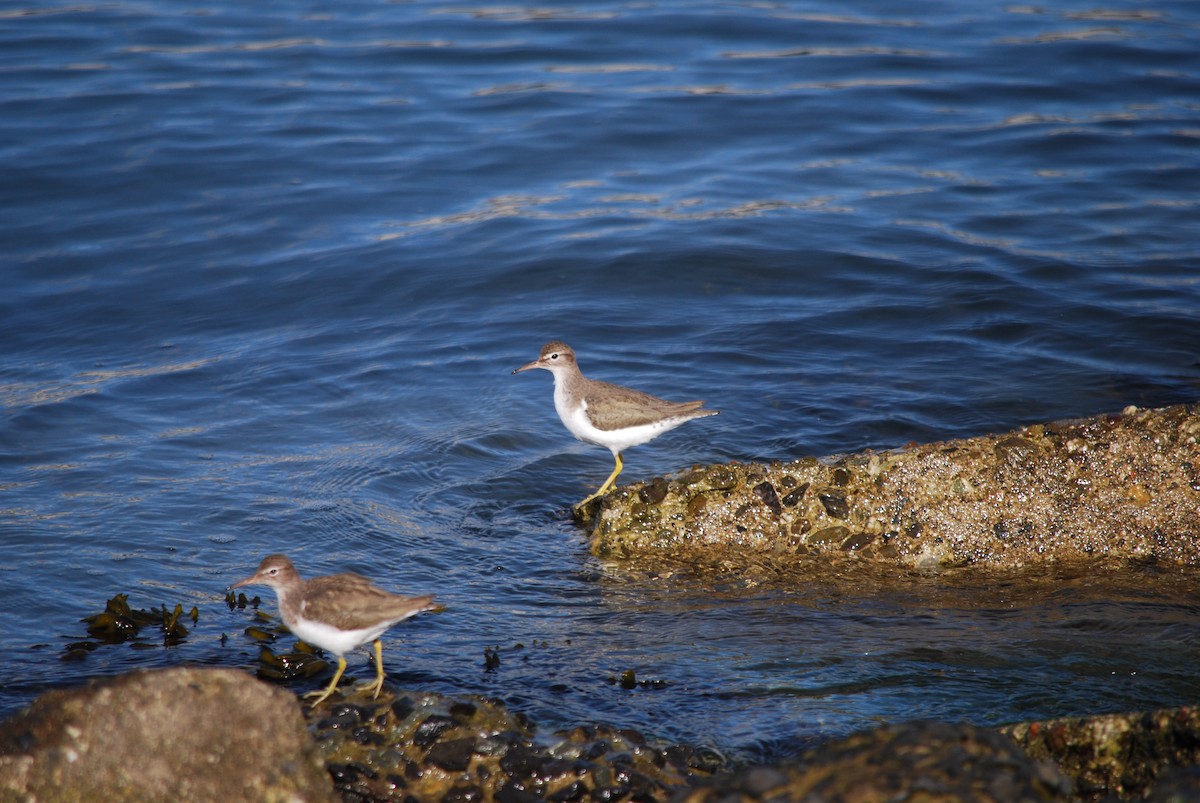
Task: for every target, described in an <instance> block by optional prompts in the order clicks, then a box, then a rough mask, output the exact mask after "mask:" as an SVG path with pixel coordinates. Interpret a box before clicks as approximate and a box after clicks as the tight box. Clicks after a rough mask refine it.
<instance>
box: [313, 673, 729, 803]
mask: <svg viewBox="0 0 1200 803" xmlns="http://www.w3.org/2000/svg"><path fill="white" fill-rule="evenodd" d="M360 697H366V699H360ZM387 698H388V693H387V691H386V690H385V692H384V693H383V694H381V695H380V700H379V701H377V702H376V701H371V702H368V700H369V697H367V696H366V693H365V692H357V691H356V692H353V698H352V699H350V700H348V701H347V702H349V703H351V704H353V705H354V706H356V707H359V708H370V709H371V710H372V713H371V715H370V716H368V717H366V718H364V721H363V724H362V725H361V726H360V727H367V728H370V729H371V730H372V732H373V734H374V735H375V737H376V738H374V739H372V740H370V741H369V742H366V743H364V742H363V741H362V740H359V739H356V738H354V737H353V734H352V733H347V729H346V728H345V727H335V725H336V724H338V723H335V722H334V721H333V720H335V719H336V718H335V717H329V716H326V717H320V716H317V715H315V714H311V713H310V715H311V716H313V721H312V727H313V729H314V731H315V733H316V738H317V743H318V745H319V748H320V750H321V753H322V755H323V756H324V758H325V760H326V762H327V763H328V764H329V766H330V767H336V768H337V772H336V773H334V774H333V778H334V781H335V783H336V786H337V789H338V790H339V791H340V792H341V793H342V795H343V796H344V797H345V798H346V799H347V800H362V801H373V800H379V801H393V800H395V801H402V800H512V801H532V800H560V801H571V800H630V799H632V798H634V797H636V798H637V799H639V800H647V801H655V800H662V801H665V800H667V799H669V798H670V797H671V796H672V795H673V794H675V793H676V792H678V791H679V790H681V789H686V788H688V787H689V786H690V785H692V784H693V783H695V782H697V781H699V780H703V779H705V778H708V777H710V776H711V774H712V772H714V771H716V770H717V769H720V768H727V765H724V764H713V763H712V762H711V760H710V759H709V757H707V756H699V757H698V755H697V751H694V750H692V749H691V748H688V747H684V746H680V745H662V746H656V745H650V744H647V743H646V740H645V738H644V737H643V736H642V735H641V734H638V733H637V732H635V731H629V730H619V729H616V728H608V727H605V726H600V725H589V726H581V727H578V728H574V729H572V730H570V731H564V732H559V733H556V734H554V735H553V737H552V738H551V739H550V740H549V743H548V744H547V743H546V740H535V737H534V733H533V730H532V728H531V727H530V726H529V725H528V723H527V722H525V720H524V718H522V717H520V716H516V715H514V714H512V713H511V712H509V711H508V710H507V709H506V708H505V707H504V706H503V705H501V704H499V703H497V702H495V701H491V700H487V699H485V698H481V697H470V698H462V697H460V698H449V697H443V696H441V695H436V694H422V693H415V692H410V693H407V694H405V695H402V697H401V698H400V699H403V700H406V701H408V702H407V703H405V704H404V705H399V706H398V705H397V704H395V703H393V702H392V701H391V700H389V699H387ZM397 711H400V712H405V715H404V716H403V717H400V716H397V715H396V712H397ZM401 775H402V778H401V779H400V780H401V781H402V782H400V783H398V782H397V778H398V776H401Z"/></svg>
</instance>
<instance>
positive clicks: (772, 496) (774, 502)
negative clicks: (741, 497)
mask: <svg viewBox="0 0 1200 803" xmlns="http://www.w3.org/2000/svg"><path fill="white" fill-rule="evenodd" d="M754 494H755V495H756V496H757V497H758V498H759V499H761V500H762V501H763V504H764V505H766V506H767V507H768V508H770V510H771V512H773V513H774V514H775V515H776V516H778V515H779V514H780V513H782V512H783V505H781V504H780V503H779V494H778V493H776V492H775V486H773V485H771V483H769V482H760V483H759V484H758V485H755V486H754Z"/></svg>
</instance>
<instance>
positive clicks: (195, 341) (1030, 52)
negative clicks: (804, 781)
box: [0, 2, 1200, 756]
mask: <svg viewBox="0 0 1200 803" xmlns="http://www.w3.org/2000/svg"><path fill="white" fill-rule="evenodd" d="M1198 138H1200V9H1198V8H1197V7H1196V6H1195V4H1193V3H1187V2H1166V3H1154V4H1152V5H1147V4H1145V3H1119V4H1117V5H1109V6H1104V7H1101V8H1097V7H1096V6H1095V5H1094V4H1086V3H1065V4H1056V7H1055V8H1054V9H1050V8H1042V7H1034V6H1008V7H1004V8H997V7H995V6H994V5H992V4H986V3H966V4H964V3H956V4H935V3H930V4H925V5H923V6H919V7H913V8H906V9H904V10H902V11H897V10H896V9H895V8H894V7H892V6H890V5H887V4H870V3H860V4H853V5H851V6H846V5H845V4H838V5H830V4H822V3H794V4H793V3H779V4H770V3H766V4H763V3H720V4H716V3H687V4H683V3H652V4H623V3H579V4H573V5H570V6H561V7H560V6H545V7H522V6H445V5H443V4H437V3H424V2H413V3H387V4H385V3H378V2H348V3H341V4H338V5H337V7H336V8H335V7H329V6H299V7H298V6H296V5H295V4H294V3H288V4H284V3H278V2H265V3H255V4H253V5H252V6H247V5H246V4H236V3H225V2H217V3H214V4H209V5H207V6H202V7H201V6H194V5H189V4H174V3H159V4H151V5H144V4H133V3H127V2H117V3H109V4H104V5H87V4H84V5H79V4H56V3H44V4H40V5H37V6H28V7H25V8H19V7H18V8H12V9H8V10H5V11H0V158H2V159H3V165H4V170H2V171H0V213H2V214H3V218H2V220H3V222H2V223H0V259H2V262H0V264H2V265H3V271H4V273H3V288H4V292H3V293H2V294H0V349H2V353H3V354H4V360H3V362H2V363H0V406H2V415H0V493H2V494H3V497H2V499H3V501H2V502H0V544H2V545H3V547H4V552H5V555H6V559H5V560H4V561H3V564H2V565H0V570H2V571H0V587H2V588H3V590H4V593H3V594H2V595H0V613H2V614H3V615H2V616H0V647H2V648H3V654H4V655H5V658H6V662H5V664H4V665H3V668H2V669H0V713H10V712H12V711H13V710H15V709H16V708H18V707H19V706H21V705H24V704H26V703H27V702H28V701H29V700H31V699H32V698H33V697H34V696H36V695H37V694H39V693H41V692H43V691H45V690H47V689H50V688H59V687H66V686H73V685H77V684H78V683H80V682H82V680H84V679H86V678H88V677H93V676H99V675H106V674H110V673H114V672H119V671H123V670H127V669H132V668H139V667H155V666H166V665H173V664H179V663H204V664H211V665H220V666H242V667H248V668H251V667H253V665H254V658H255V656H256V655H257V648H256V646H255V645H254V644H253V643H252V642H250V640H249V639H247V638H245V637H244V636H243V635H242V630H243V629H244V628H245V627H246V626H247V625H248V624H249V623H250V616H249V614H248V613H247V612H246V611H233V612H231V611H229V610H228V608H227V607H226V606H225V605H224V602H223V601H222V596H223V589H224V588H225V586H227V585H228V584H229V583H230V582H232V581H234V580H237V579H240V578H241V577H243V576H245V575H246V574H248V573H249V572H250V571H251V570H252V569H253V567H254V566H255V565H256V564H257V562H258V560H259V559H260V558H261V557H262V556H263V555H265V554H267V553H269V552H277V551H283V552H286V553H288V554H289V555H291V556H292V557H293V559H294V560H295V561H296V562H297V564H298V565H299V567H300V568H301V570H302V571H304V572H307V573H309V574H312V573H325V572H331V571H345V570H349V571H359V572H362V573H364V574H368V575H370V576H372V577H374V578H376V579H378V580H379V581H380V582H381V583H382V584H384V585H386V586H388V587H390V588H393V589H396V590H400V591H408V592H412V593H417V592H430V591H433V592H437V593H438V594H439V596H440V597H441V599H442V600H443V601H444V602H445V603H446V605H447V609H446V611H445V612H444V613H440V614H437V615H428V616H424V617H421V618H419V619H417V620H414V621H412V622H408V623H406V624H405V625H403V626H402V627H397V628H396V629H395V631H393V633H392V634H391V636H390V637H389V641H388V642H387V645H388V648H387V653H386V656H385V666H386V667H387V669H388V671H389V677H390V679H391V681H392V682H394V683H396V684H399V685H405V686H413V687H420V688H428V689H434V690H439V691H446V692H483V693H487V694H491V695H494V696H498V697H500V698H502V699H504V700H507V701H508V702H509V703H510V704H512V705H513V706H515V707H517V708H519V709H520V710H522V711H525V712H526V713H528V714H529V715H530V716H531V717H533V718H534V719H535V720H536V721H539V722H541V723H542V724H543V725H544V726H545V727H546V728H547V729H549V728H553V727H557V726H559V725H566V724H571V723H575V722H578V721H594V720H599V721H606V722H610V723H613V724H617V725H624V726H632V727H639V728H643V729H645V730H647V731H651V732H653V733H657V734H661V735H664V736H667V737H669V738H675V739H682V740H687V741H692V742H702V743H707V744H712V745H715V746H717V747H718V748H720V749H723V750H728V751H733V752H739V751H741V752H745V753H747V754H750V755H766V756H772V755H781V754H786V753H789V752H791V751H794V750H795V749H798V747H799V746H802V745H804V744H807V743H811V742H812V741H814V740H818V739H821V738H826V737H828V736H831V735H836V734H840V733H845V732H848V731H851V730H854V729H857V728H861V727H864V726H869V725H873V724H876V723H880V722H894V721H903V720H908V719H914V718H922V717H937V718H944V719H951V720H966V721H971V722H976V723H979V724H994V723H1002V722H1009V721H1013V720H1020V719H1028V718H1033V717H1046V716H1055V715H1068V714H1077V713H1088V712H1100V711H1119V710H1126V709H1132V708H1149V707H1157V706H1169V705H1178V704H1184V703H1195V702H1196V701H1197V698H1198V697H1200V674H1198V673H1197V672H1196V670H1195V666H1197V664H1198V661H1200V603H1198V602H1197V597H1196V592H1195V588H1196V582H1195V575H1194V574H1191V573H1187V572H1180V573H1175V572H1170V571H1164V570H1161V569H1160V570H1149V569H1147V570H1144V571H1145V574H1141V573H1136V572H1135V573H1131V574H1130V575H1128V576H1111V575H1104V574H1101V575H1100V576H1098V577H1076V576H1072V575H1070V574H1064V575H1062V576H1053V575H1052V576H1051V577H1049V578H1038V579H1037V580H1036V581H1034V580H1033V579H1028V580H1026V581H1019V580H1011V579H1010V580H1005V581H1003V582H1001V581H995V582H988V583H980V582H978V581H970V580H966V581H959V580H958V579H951V578H947V577H933V578H929V577H923V576H914V577H902V578H900V579H899V581H898V582H895V583H881V584H880V585H879V587H878V590H877V591H876V592H874V593H872V592H869V591H864V590H863V588H864V584H863V583H862V582H856V583H854V584H852V585H851V587H852V588H853V589H854V590H853V591H847V590H838V589H831V588H829V587H826V586H823V585H818V584H815V583H814V584H813V585H812V586H805V585H801V586H800V587H798V588H794V589H790V590H786V591H785V590H780V589H764V588H747V587H745V585H744V584H742V583H739V582H738V578H730V582H728V583H724V584H721V585H719V586H713V585H711V584H707V583H698V582H691V581H688V580H686V579H679V578H677V579H668V578H663V577H655V576H653V575H649V576H648V575H647V574H646V573H645V572H643V571H640V570H636V569H633V568H631V567H627V566H621V565H605V564H601V563H599V562H597V561H596V560H595V559H593V558H591V557H590V556H589V554H588V552H587V548H586V536H585V534H584V533H582V532H581V531H580V530H578V529H577V528H576V527H575V526H574V525H573V524H572V523H571V522H570V520H569V517H568V515H567V507H568V505H569V504H570V503H571V502H573V501H577V500H578V499H580V498H582V497H583V496H585V495H586V494H588V493H589V492H590V491H591V490H593V489H594V488H595V487H597V486H598V485H599V483H600V482H601V481H602V480H603V479H604V477H605V476H606V475H607V474H608V472H609V470H610V468H611V457H610V456H609V455H608V454H607V452H605V451H604V450H602V449H597V448H594V447H588V446H586V445H584V444H581V443H577V442H575V441H573V440H571V439H570V436H569V435H568V433H567V432H566V431H565V430H564V429H563V428H562V427H561V425H560V424H559V422H558V421H557V419H556V417H555V415H554V411H553V406H552V403H551V384H550V377H549V376H548V375H546V374H544V373H542V372H535V373H532V374H521V375H519V376H516V377H513V376H511V375H510V371H511V370H512V369H513V368H515V367H517V366H519V365H521V364H523V363H525V362H527V361H528V360H530V359H532V358H533V357H535V356H536V354H537V351H538V349H539V348H540V346H541V345H542V343H543V342H545V341H546V340H549V339H551V338H562V339H564V340H566V341H567V342H569V343H571V344H572V345H573V346H574V347H575V348H576V350H577V351H578V352H579V354H580V362H581V365H582V366H583V368H584V370H585V372H587V373H588V374H589V375H591V376H593V377H595V378H601V379H607V380H612V381H619V382H622V383H626V384H629V385H633V386H636V387H638V388H641V389H644V390H647V391H649V392H653V393H656V394H658V395H662V396H667V397H669V398H676V399H690V398H704V399H706V400H707V401H708V403H709V404H710V406H712V407H715V408H717V409H720V410H721V411H722V415H721V416H719V417H717V418H709V419H704V420H701V421H696V422H692V423H689V424H688V425H687V426H685V427H683V428H681V429H679V430H676V431H674V432H672V433H670V434H668V435H665V436H663V437H662V438H660V439H658V440H656V441H655V442H654V443H652V444H649V445H645V446H641V447H638V448H636V449H633V450H631V451H630V452H629V453H628V454H627V455H626V469H625V474H624V475H623V479H624V480H626V481H633V480H636V479H644V478H648V477H651V476H654V475H656V474H661V473H665V472H672V471H678V470H681V469H684V468H686V467H687V466H690V465H691V464H693V463H697V462H713V461H725V460H731V459H736V460H759V459H774V458H793V457H799V456H802V455H809V454H812V455H825V454H830V453H835V452H845V451H852V450H857V449H861V448H865V447H873V448H886V447H891V446H896V445H900V444H903V443H906V442H908V441H926V440H931V439H945V438H952V437H960V436H966V435H973V434H979V433H982V432H997V431H1003V430H1006V429H1009V428H1012V427H1015V426H1018V425H1020V424H1022V423H1028V422H1036V421H1044V420H1053V419H1059V418H1065V417H1072V416H1080V415H1090V414H1093V413H1099V412H1105V411H1112V410H1118V409H1120V408H1122V407H1124V406H1126V405H1127V404H1137V405H1141V406H1155V405H1163V404H1169V403H1175V402H1180V401H1194V400H1195V399H1196V398H1197V396H1198V395H1200V325H1198V324H1200V236H1198V235H1200V228H1197V225H1196V220H1197V208H1196V207H1197V205H1198V203H1200V201H1198V199H1200V160H1198V158H1197V154H1198V153H1200V150H1198V148H1197V142H1198V141H1200V140H1198ZM119 592H128V593H129V594H130V602H131V603H132V604H133V605H134V606H135V607H145V608H148V607H152V606H157V605H160V604H164V603H165V604H167V605H168V606H169V607H170V606H173V605H174V604H175V603H176V602H181V603H183V604H184V605H185V606H186V607H190V606H192V605H196V606H198V607H199V610H200V621H199V624H198V625H197V626H196V627H195V628H194V629H193V632H192V635H191V637H190V638H189V639H188V640H187V641H185V642H184V643H182V644H179V645H176V646H171V647H165V648H164V647H155V648H153V649H134V648H132V647H130V646H129V645H124V646H110V647H104V648H101V649H98V650H96V651H94V652H92V653H90V654H89V655H88V656H87V657H86V658H85V659H83V660H81V661H74V662H63V661H62V660H60V656H61V655H62V654H63V651H64V647H65V645H66V644H67V643H69V642H72V641H78V640H81V639H82V638H84V634H85V628H84V625H83V624H81V623H80V622H79V619H80V618H82V617H83V616H86V615H89V614H92V613H95V612H98V611H99V610H100V609H102V607H103V605H104V602H105V600H107V599H108V598H110V597H112V596H113V595H114V594H116V593H119ZM265 607H266V609H267V610H274V605H273V603H271V602H268V603H267V604H266V606H265ZM223 633H224V634H227V635H228V636H229V638H228V639H227V640H226V641H225V642H224V643H222V641H221V639H220V636H221V635H222V634H223ZM518 645H519V646H518ZM485 647H486V648H492V647H494V648H497V649H498V651H499V655H500V660H501V664H500V666H499V667H497V668H495V669H493V670H492V671H486V670H485V666H484V649H485ZM351 666H352V672H354V673H355V674H358V675H360V676H365V675H366V674H368V673H369V672H370V670H369V669H368V668H367V667H366V665H365V651H364V652H361V653H360V654H359V655H358V656H355V657H354V660H353V661H352V663H351ZM625 670H633V671H634V672H635V673H636V676H637V677H638V678H639V679H647V680H652V681H658V682H656V683H653V684H649V686H648V687H642V686H639V687H637V688H634V689H624V688H622V687H621V686H620V684H619V683H614V682H611V680H610V679H612V678H616V677H617V676H619V675H620V673H621V672H623V671H625ZM302 686H303V684H298V685H297V688H301V687H302Z"/></svg>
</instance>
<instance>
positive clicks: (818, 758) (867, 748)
mask: <svg viewBox="0 0 1200 803" xmlns="http://www.w3.org/2000/svg"><path fill="white" fill-rule="evenodd" d="M682 799H683V800H686V801H688V803H701V801H713V802H714V803H715V802H716V801H725V800H738V801H757V800H772V801H787V800H793V801H820V800H854V801H881V802H882V801H889V800H923V801H947V802H949V801H978V802H979V803H988V802H989V801H995V802H996V803H1010V801H1068V800H1072V799H1073V796H1072V791H1071V783H1070V781H1068V780H1067V779H1066V778H1064V777H1063V776H1062V775H1060V774H1058V772H1057V771H1056V770H1054V768H1053V767H1051V766H1049V765H1045V764H1038V763H1037V762H1035V761H1033V760H1032V759H1030V758H1029V757H1028V756H1026V755H1025V754H1024V753H1022V752H1021V750H1020V748H1018V747H1017V745H1016V744H1014V743H1013V741H1012V740H1011V739H1008V738H1007V737H1005V736H1003V735H1001V734H999V733H997V732H996V731H992V730H986V729H982V728H974V727H971V726H968V725H945V724H940V723H914V724H910V725H899V726H895V727H890V728H879V729H878V730H873V731H868V732H866V733H861V734H857V735H855V736H851V737H849V738H847V739H843V740H840V741H837V742H832V743H830V744H827V745H823V746H821V747H817V748H814V749H812V750H809V751H807V752H805V753H804V754H803V755H801V756H800V757H799V758H798V759H796V760H795V761H787V762H783V763H780V764H778V765H775V766H774V767H769V768H768V767H751V768H748V769H743V770H740V771H737V772H734V773H731V774H727V775H721V776H717V777H716V778H714V779H713V780H712V781H709V782H707V783H705V784H703V785H702V786H701V787H700V788H698V789H697V790H695V791H693V792H692V793H690V794H688V795H686V796H685V797H683V798H682Z"/></svg>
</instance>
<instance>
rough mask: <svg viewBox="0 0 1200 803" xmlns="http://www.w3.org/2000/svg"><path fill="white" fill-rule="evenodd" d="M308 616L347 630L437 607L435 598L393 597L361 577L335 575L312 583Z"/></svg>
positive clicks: (393, 620) (307, 599)
mask: <svg viewBox="0 0 1200 803" xmlns="http://www.w3.org/2000/svg"><path fill="white" fill-rule="evenodd" d="M305 590H306V591H307V598H306V604H305V610H304V613H305V615H306V616H309V617H311V618H314V619H320V620H321V621H323V622H328V623H330V624H332V625H335V626H337V627H340V628H343V629H346V630H358V629H360V628H365V627H371V626H372V625H376V624H379V622H380V621H392V622H398V621H400V620H401V619H407V618H408V617H409V616H412V615H414V614H417V613H420V612H421V611H427V610H429V609H430V608H431V607H433V596H432V595H429V594H427V595H424V596H420V597H404V596H401V595H399V594H391V593H388V592H387V591H384V590H383V589H382V588H380V587H379V586H377V585H375V584H374V583H372V582H371V581H370V580H368V579H367V578H366V577H363V576H362V575H358V574H334V575H328V576H326V577H314V578H313V579H312V580H310V581H309V583H308V587H307V589H305Z"/></svg>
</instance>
